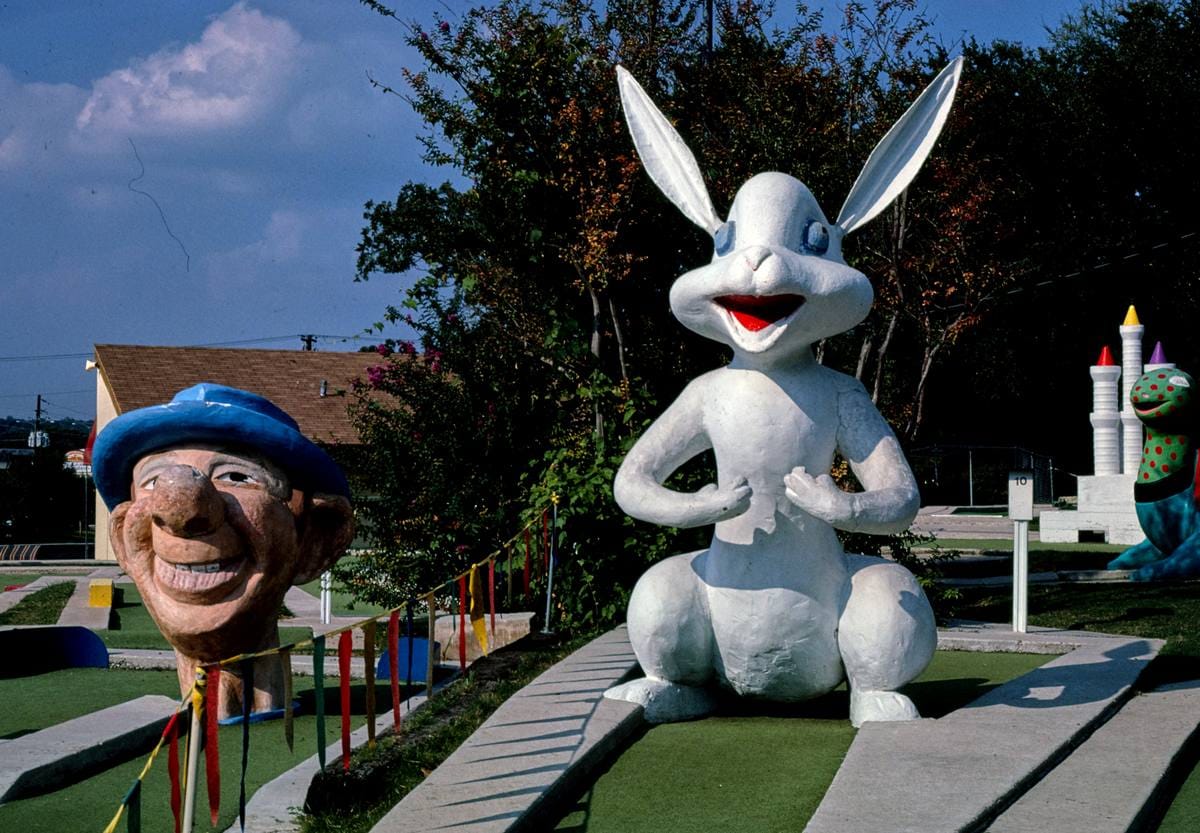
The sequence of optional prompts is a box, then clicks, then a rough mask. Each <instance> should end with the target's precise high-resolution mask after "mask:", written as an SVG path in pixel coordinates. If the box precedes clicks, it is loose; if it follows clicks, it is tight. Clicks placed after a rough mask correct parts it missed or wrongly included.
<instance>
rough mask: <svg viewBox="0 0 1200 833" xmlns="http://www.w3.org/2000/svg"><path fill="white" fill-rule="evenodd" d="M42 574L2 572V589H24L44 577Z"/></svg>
mask: <svg viewBox="0 0 1200 833" xmlns="http://www.w3.org/2000/svg"><path fill="white" fill-rule="evenodd" d="M42 575H43V574H42V573H3V572H0V587H18V586H19V587H24V586H25V585H26V584H29V583H30V582H32V581H35V580H36V579H39V578H41V577H42Z"/></svg>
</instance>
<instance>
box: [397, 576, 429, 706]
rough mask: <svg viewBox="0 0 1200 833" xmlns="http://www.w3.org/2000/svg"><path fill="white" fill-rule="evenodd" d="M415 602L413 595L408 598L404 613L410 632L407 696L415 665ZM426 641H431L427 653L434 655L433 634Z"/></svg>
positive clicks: (406, 683)
mask: <svg viewBox="0 0 1200 833" xmlns="http://www.w3.org/2000/svg"><path fill="white" fill-rule="evenodd" d="M414 603H415V600H414V599H413V598H412V597H409V599H408V602H407V603H406V604H405V611H404V614H405V615H404V620H405V622H404V624H405V627H406V628H407V630H408V633H407V636H408V675H407V676H406V677H405V678H404V687H405V689H406V690H405V692H404V696H405V697H408V694H409V690H411V689H412V667H413V604H414ZM426 641H427V642H428V643H429V644H428V645H427V646H426V648H427V649H428V650H427V651H426V653H428V654H429V656H431V657H432V656H433V634H429V639H428V640H426Z"/></svg>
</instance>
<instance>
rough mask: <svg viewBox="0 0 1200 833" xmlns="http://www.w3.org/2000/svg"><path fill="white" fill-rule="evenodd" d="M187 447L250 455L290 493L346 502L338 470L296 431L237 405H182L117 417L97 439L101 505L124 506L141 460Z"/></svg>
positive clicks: (96, 474)
mask: <svg viewBox="0 0 1200 833" xmlns="http://www.w3.org/2000/svg"><path fill="white" fill-rule="evenodd" d="M192 443H196V444H215V445H227V446H231V447H238V448H246V449H251V450H253V451H256V452H258V453H260V454H262V455H263V456H264V457H266V458H267V459H269V460H270V461H271V462H273V463H274V464H275V465H277V466H279V467H280V468H281V469H283V471H284V472H286V473H287V475H288V478H289V479H290V480H291V485H292V488H293V489H300V490H301V491H305V492H309V493H314V492H321V493H324V494H333V495H342V496H344V497H347V498H349V497H350V486H349V484H348V483H347V482H346V476H345V474H343V473H342V470H341V468H340V467H339V466H338V464H337V463H335V462H334V461H333V459H332V458H331V457H330V456H329V455H328V454H327V453H325V451H324V450H322V449H321V447H320V446H318V445H317V444H316V443H314V442H312V441H311V440H309V439H308V438H307V437H305V436H304V435H303V434H301V433H300V432H299V431H296V430H295V429H293V428H290V427H288V426H287V425H284V424H282V423H280V422H279V421H278V420H276V419H272V418H271V417H268V416H263V415H262V414H259V413H256V412H255V411H252V410H249V409H247V408H241V407H238V406H236V405H230V404H226V403H221V402H190V401H184V402H171V403H168V404H166V405H154V406H151V407H149V408H139V409H138V410H136V411H130V412H129V413H127V414H122V415H121V416H119V417H117V418H116V419H114V420H113V421H112V422H110V423H109V424H108V425H107V426H105V428H104V430H103V431H101V432H100V434H99V436H97V437H96V445H95V447H94V448H93V450H92V475H93V477H94V478H95V482H96V489H97V491H99V492H100V497H101V498H102V499H103V500H104V504H105V505H106V506H107V507H108V508H109V510H112V509H113V508H115V507H116V506H118V505H120V504H121V503H124V502H125V501H127V500H129V497H130V486H131V483H132V480H133V469H134V466H136V465H137V462H138V460H140V459H141V458H142V457H144V456H146V455H147V454H149V453H151V452H154V451H161V450H163V449H165V448H170V447H172V446H178V445H183V444H192Z"/></svg>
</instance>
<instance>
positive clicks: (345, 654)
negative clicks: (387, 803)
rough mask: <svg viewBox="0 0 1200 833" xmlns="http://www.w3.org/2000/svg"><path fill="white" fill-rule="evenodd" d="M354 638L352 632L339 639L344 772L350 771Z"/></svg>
mask: <svg viewBox="0 0 1200 833" xmlns="http://www.w3.org/2000/svg"><path fill="white" fill-rule="evenodd" d="M353 648H354V638H353V637H352V636H351V635H350V631H342V634H341V636H339V637H338V687H339V689H340V691H341V695H342V771H343V772H349V771H350V652H351V651H352V650H353Z"/></svg>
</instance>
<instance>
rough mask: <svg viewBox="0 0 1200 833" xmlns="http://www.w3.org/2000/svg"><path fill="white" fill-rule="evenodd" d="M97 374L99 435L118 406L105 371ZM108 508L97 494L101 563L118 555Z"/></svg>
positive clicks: (97, 425)
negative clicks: (111, 538)
mask: <svg viewBox="0 0 1200 833" xmlns="http://www.w3.org/2000/svg"><path fill="white" fill-rule="evenodd" d="M95 373H96V433H97V434H99V433H100V432H101V431H102V430H103V429H104V426H106V425H108V424H109V423H110V422H112V421H113V420H114V419H116V418H117V406H116V403H114V402H113V396H112V391H110V390H109V389H108V382H107V380H106V379H105V378H104V371H102V370H101V369H100V368H98V367H97V368H96V369H95ZM108 519H109V515H108V507H107V506H105V505H104V501H103V500H101V499H100V493H99V492H96V558H97V560H100V561H116V560H117V554H116V553H115V552H113V549H112V544H111V543H110V542H109V540H108Z"/></svg>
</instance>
